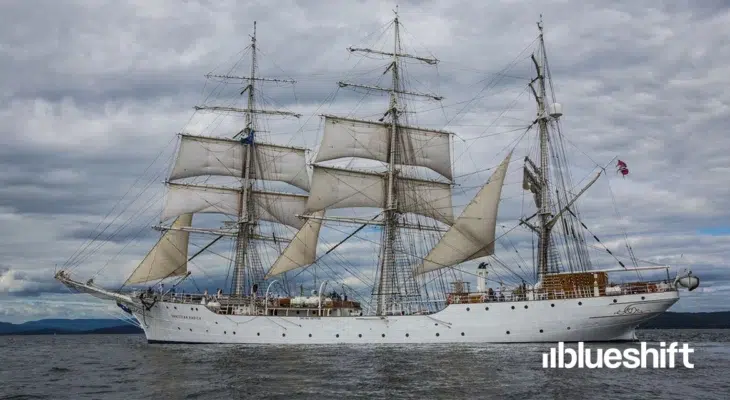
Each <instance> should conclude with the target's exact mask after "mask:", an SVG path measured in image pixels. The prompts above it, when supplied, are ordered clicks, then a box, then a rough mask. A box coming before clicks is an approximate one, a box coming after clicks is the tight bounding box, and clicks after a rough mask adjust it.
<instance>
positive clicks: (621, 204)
mask: <svg viewBox="0 0 730 400" xmlns="http://www.w3.org/2000/svg"><path fill="white" fill-rule="evenodd" d="M90 4H91V3H90V2H88V1H83V0H77V1H74V2H68V3H64V5H63V6H61V5H60V4H59V3H58V2H54V1H37V2H33V4H30V3H28V2H25V3H24V2H16V3H13V4H6V5H3V6H2V13H0V15H2V17H0V20H1V21H2V22H3V23H2V24H0V36H2V37H3V38H4V40H3V44H2V46H0V77H2V78H0V226H2V229H0V254H1V256H0V265H2V268H0V289H1V290H0V294H1V295H0V304H2V307H0V309H2V310H5V311H4V313H5V314H4V316H0V318H6V319H9V318H17V316H18V315H27V318H31V317H33V318H35V317H41V316H44V315H74V312H77V313H87V312H88V313H91V312H94V311H93V310H96V308H94V307H96V306H86V305H84V306H78V304H77V303H75V302H76V301H77V297H62V296H61V295H60V294H59V293H56V292H59V290H61V287H60V286H59V285H58V284H56V283H55V281H53V280H52V276H53V271H54V268H55V266H56V265H57V264H58V265H59V266H60V265H63V264H64V263H66V262H67V260H69V259H71V260H72V262H71V263H70V264H71V265H73V266H74V273H75V274H78V276H81V277H87V276H88V277H90V276H92V275H94V274H96V273H97V272H98V271H101V272H100V273H99V274H98V276H97V278H96V279H97V282H100V283H103V284H108V285H118V284H120V283H121V282H122V281H123V280H124V278H125V277H126V275H128V274H129V272H130V271H131V270H132V269H133V268H134V267H135V265H136V264H137V263H138V262H139V260H141V258H142V257H144V254H145V253H146V252H147V251H148V250H149V248H150V247H151V245H152V243H154V240H155V239H156V237H157V236H156V235H157V234H156V233H155V232H154V231H151V230H148V229H146V228H145V227H146V226H150V225H154V224H156V223H158V222H159V221H157V218H158V217H159V212H160V210H161V207H162V198H163V195H164V190H163V188H162V185H159V183H161V182H162V181H163V180H164V179H165V178H166V174H167V171H168V169H169V166H170V162H171V157H172V156H173V155H174V152H175V146H176V144H175V143H176V142H175V133H179V132H183V131H184V132H191V133H201V134H216V135H232V134H233V133H235V132H237V131H238V130H240V128H241V123H242V121H241V120H240V119H236V118H220V117H219V116H216V115H210V114H201V113H197V114H193V112H192V107H193V106H194V105H196V104H213V103H212V101H213V100H215V101H218V102H222V103H224V104H225V105H230V106H243V105H245V99H243V98H239V97H238V95H237V93H238V92H240V89H241V88H240V87H238V86H228V87H223V86H220V85H219V84H218V83H217V82H215V81H214V80H212V81H206V80H205V79H204V78H203V75H205V74H206V73H216V74H234V75H246V74H248V68H249V64H248V55H247V53H246V52H245V51H244V49H243V48H244V47H245V46H246V45H247V44H248V37H249V36H248V35H249V34H250V33H251V30H252V21H254V20H257V21H258V24H257V31H258V39H259V41H258V45H259V49H260V50H261V57H259V59H258V61H259V65H258V66H259V71H260V74H261V75H262V76H269V77H275V78H282V79H289V78H292V79H295V80H297V83H296V84H295V85H293V86H292V85H267V86H265V88H266V91H265V92H264V93H265V97H264V103H265V106H266V107H271V108H274V107H280V108H284V109H287V110H291V111H296V112H299V113H301V114H303V115H304V116H303V117H302V118H300V119H299V120H289V119H279V118H276V119H273V120H271V121H270V122H268V123H266V124H262V127H261V128H262V131H266V132H265V133H264V132H262V137H266V139H268V140H271V141H273V142H275V143H281V144H287V143H289V144H295V145H301V146H307V147H309V148H315V147H316V145H317V143H318V140H319V139H320V138H321V135H322V124H321V121H320V119H319V118H318V117H316V115H317V114H320V113H333V114H343V115H352V116H361V117H368V118H379V117H380V116H382V115H383V112H384V110H385V108H386V107H387V104H388V99H387V96H372V97H368V96H364V93H362V92H361V91H349V90H346V89H340V88H338V87H337V85H336V82H338V81H340V80H342V81H351V82H357V83H362V84H367V85H385V86H387V85H388V84H389V81H388V79H390V78H389V75H388V74H385V75H383V74H382V71H383V68H384V67H385V66H386V65H387V63H388V60H387V59H383V58H380V57H366V58H358V57H356V56H355V55H352V54H349V53H348V52H347V51H346V48H347V47H348V46H356V47H366V46H371V47H374V48H376V49H381V50H383V51H390V49H392V45H393V44H392V36H391V35H390V33H389V31H388V30H387V28H388V26H387V24H388V22H389V19H390V18H392V11H391V10H392V8H393V4H392V2H386V1H374V0H370V1H360V2H349V3H344V2H317V3H311V2H303V1H295V0H291V1H284V2H279V3H277V5H275V6H274V5H270V4H267V3H265V2H249V3H246V4H243V3H241V2H237V1H233V0H225V1H216V2H210V1H203V0H200V1H194V0H189V1H185V2H182V3H181V2H179V1H173V0H165V1H157V2H141V1H138V2H127V3H124V4H121V3H119V2H110V1H106V2H104V1H95V2H93V6H90ZM540 12H542V13H543V14H544V21H545V27H546V34H545V35H546V40H547V46H548V55H549V58H550V70H551V74H552V78H553V81H554V84H555V92H556V94H557V100H558V101H559V102H561V103H562V104H563V105H564V110H565V115H564V117H563V119H562V123H561V131H562V134H563V135H564V138H565V140H566V143H565V146H566V152H568V153H569V158H570V161H571V166H572V167H573V169H572V173H573V176H572V180H573V185H572V186H574V187H575V188H574V191H577V190H579V188H580V187H581V186H582V185H583V184H584V183H585V182H586V181H587V179H590V176H591V174H592V173H595V171H597V167H596V165H597V164H598V165H601V166H605V165H608V168H607V176H606V177H602V178H601V179H600V180H599V181H598V182H597V183H596V184H595V185H594V187H592V188H591V189H590V190H589V192H588V193H586V194H585V195H584V197H583V198H582V199H581V201H580V202H579V205H580V210H581V216H582V218H583V221H584V222H585V223H586V225H587V226H588V228H589V229H590V231H591V232H592V233H595V234H596V235H597V236H598V237H599V238H600V239H601V241H602V243H603V245H605V246H607V247H608V248H609V249H611V251H612V252H613V253H614V254H616V255H617V256H619V257H624V256H626V255H627V252H628V250H627V249H626V245H625V241H624V240H623V232H624V231H625V232H626V233H627V234H628V236H629V238H630V243H631V246H632V248H633V250H634V251H635V253H636V254H637V256H639V258H640V259H643V260H646V261H653V262H659V263H668V264H671V265H673V266H676V267H685V266H687V267H690V268H691V269H693V270H694V271H695V272H696V273H697V274H698V275H700V277H701V278H702V286H701V289H703V290H699V289H698V290H697V291H695V292H692V293H690V294H687V295H686V296H685V297H686V298H684V299H683V300H682V301H680V302H679V303H678V305H677V306H675V307H676V309H678V310H709V309H722V308H723V304H724V303H723V300H722V296H727V294H728V285H729V284H730V272H728V271H727V268H726V262H725V260H727V259H728V257H730V250H728V249H730V247H729V246H728V236H727V235H707V234H698V232H706V231H708V230H712V229H718V228H717V227H718V226H725V225H727V224H726V223H725V222H726V221H729V220H730V211H728V210H730V187H729V186H728V185H725V184H723V182H724V181H725V180H726V177H727V174H728V172H729V171H730V169H729V168H730V155H728V152H727V151H726V149H727V147H728V145H729V144H730V143H728V140H729V139H728V138H727V135H726V132H725V128H724V127H725V126H727V123H728V121H730V94H728V93H727V91H726V90H725V89H724V88H725V87H726V86H727V76H728V74H727V70H728V67H727V65H728V61H730V48H728V46H725V45H724V43H725V41H726V37H727V36H728V34H730V31H729V28H728V26H730V24H728V22H730V13H728V9H727V6H726V5H725V4H724V2H721V1H705V2H702V3H701V4H687V3H686V2H673V1H672V2H664V3H662V4H660V5H655V6H654V7H651V8H649V7H645V6H643V5H641V4H639V3H635V2H628V1H624V2H613V3H611V4H610V5H609V4H607V3H603V2H596V1H588V2H577V1H558V0H556V1H549V2H540V3H539V4H538V5H536V3H535V2H530V1H510V2H502V3H497V4H491V3H490V4H489V5H487V4H483V5H482V4H479V3H474V2H466V1H445V0H441V1H439V0H434V1H410V2H401V3H400V13H401V22H402V23H403V24H404V29H403V32H402V33H403V38H404V45H405V46H406V49H407V50H408V51H409V52H411V53H414V54H418V55H422V56H427V57H431V56H436V57H438V58H439V59H440V60H441V62H440V63H439V65H438V67H437V68H433V67H424V66H419V65H415V64H412V65H411V64H409V65H408V67H409V68H408V72H407V73H406V74H405V77H406V78H407V80H408V83H409V84H410V86H411V87H410V88H411V89H412V90H417V91H423V92H428V93H439V94H441V95H443V96H444V97H445V100H444V101H443V102H442V103H434V102H430V101H417V100H416V99H412V100H411V101H410V102H409V103H408V108H407V111H418V113H406V114H405V115H406V116H407V119H408V121H409V123H412V124H417V125H422V126H428V127H433V128H444V127H445V128H446V129H449V130H451V131H454V132H456V134H457V136H456V137H455V140H454V144H453V150H452V151H453V155H454V170H455V175H456V176H457V180H456V183H457V186H456V187H455V193H456V198H455V200H454V204H455V207H456V209H455V213H456V214H457V215H458V213H459V212H460V211H461V209H462V208H463V207H464V206H465V205H466V204H467V203H468V201H469V199H470V198H471V196H473V195H474V194H475V193H476V191H477V190H478V188H479V186H480V185H481V184H482V183H483V182H484V181H485V180H486V179H487V178H488V177H489V175H490V174H491V172H492V171H493V167H494V166H496V165H497V164H499V162H500V161H501V160H502V158H503V157H504V156H505V154H506V150H507V148H508V147H509V146H510V144H512V143H514V142H515V141H516V140H517V139H518V138H519V137H520V136H521V135H522V134H523V131H524V128H525V127H526V126H527V125H528V124H529V123H530V122H531V121H532V119H534V115H535V110H534V103H533V101H532V100H531V99H530V93H529V91H528V90H526V85H527V83H528V82H529V79H530V78H531V77H532V75H533V72H532V65H531V62H530V60H529V53H530V51H532V50H533V49H534V48H535V42H534V40H535V38H536V34H537V32H536V29H535V25H534V24H535V21H536V19H537V18H538V17H539V13H540ZM170 15H175V18H174V19H171V18H169V16H170ZM242 18H243V19H242ZM242 21H245V22H242ZM262 88H263V87H262ZM211 93H213V94H215V96H211V97H210V98H208V96H209V95H210V94H211ZM530 135H532V133H529V134H528V136H525V139H523V140H522V141H521V142H520V146H519V147H518V148H517V150H516V152H515V156H513V161H512V163H511V165H510V169H509V172H508V175H507V179H506V185H505V189H504V192H503V201H502V204H501V209H500V212H501V214H500V223H502V224H504V225H505V227H506V228H505V229H504V230H503V229H502V228H498V232H500V231H502V233H503V232H504V231H506V230H509V229H511V228H512V227H513V226H514V225H515V221H516V219H517V218H518V217H519V216H523V215H530V214H531V211H530V210H531V208H530V207H531V204H532V203H531V201H532V200H531V198H529V197H526V196H525V194H524V192H523V191H522V189H521V185H520V183H521V158H522V156H523V155H524V154H525V152H526V150H528V149H529V148H532V150H533V152H534V145H535V143H536V142H535V140H536V138H535V137H534V135H533V136H530ZM518 153H519V154H518ZM616 156H617V157H618V158H620V159H622V160H624V161H626V162H627V163H628V165H629V169H630V170H631V173H630V175H629V176H628V177H626V178H625V179H624V178H620V177H618V176H617V175H615V174H614V173H613V163H615V161H612V159H613V158H614V157H616ZM489 168H492V169H489ZM130 188H131V189H130ZM120 199H121V200H120ZM122 210H125V211H124V212H122ZM371 211H372V210H366V211H363V213H364V214H363V215H369V216H372V215H374V214H372V212H371ZM196 218H197V217H196ZM226 219H227V218H224V217H220V218H219V217H204V218H203V219H199V220H198V221H199V222H200V223H208V224H215V223H219V222H220V221H224V220H226ZM100 221H101V222H100ZM107 225H109V227H108V228H107V229H106V230H104V231H103V232H102V233H100V234H99V232H100V230H101V229H102V228H103V227H105V226H107ZM335 228H337V229H339V231H338V230H335V229H329V230H328V231H327V233H326V237H325V240H324V242H326V243H323V244H322V250H326V249H328V248H329V247H330V246H332V245H334V244H336V243H337V242H339V241H340V240H341V239H343V238H344V237H346V236H347V234H349V233H350V232H352V230H354V227H350V226H335ZM97 234H99V236H98V238H99V239H101V240H103V241H95V242H93V243H91V244H90V245H88V244H89V241H88V239H89V238H90V237H94V236H96V235H97ZM378 235H379V233H378V232H377V231H372V232H367V233H363V232H361V233H360V234H359V235H358V236H363V237H365V238H366V239H367V240H361V241H358V242H355V241H348V242H346V243H345V244H343V245H342V246H341V247H340V248H339V249H338V250H337V251H336V252H335V253H336V255H329V256H328V258H326V259H323V260H322V261H323V264H322V266H321V268H320V269H319V270H318V271H319V272H320V273H330V272H328V271H329V269H330V268H331V269H335V268H336V267H337V266H338V265H339V264H340V263H341V261H342V259H341V258H339V257H347V258H348V259H350V261H351V262H350V264H352V266H351V268H348V270H347V271H342V270H340V273H341V274H342V275H341V277H342V278H343V279H345V280H346V283H347V284H348V285H352V286H357V284H358V282H359V283H362V281H367V280H369V281H370V282H371V281H372V280H373V278H374V266H375V265H376V263H377V247H376V246H375V244H374V243H372V242H377V240H378ZM508 237H509V240H508V239H506V238H503V239H500V240H499V241H498V244H497V251H498V256H499V257H500V259H502V260H503V261H504V262H505V263H507V264H511V265H515V264H520V266H521V267H522V269H524V270H525V271H526V272H524V273H523V275H529V274H530V273H531V269H532V253H531V250H530V249H531V246H532V237H531V235H530V233H529V232H528V231H526V230H525V229H523V228H517V229H515V230H513V231H511V232H510V234H509V236H508ZM369 240H372V242H371V241H369ZM194 241H195V243H196V245H194V246H192V247H191V249H192V248H195V249H199V248H200V246H204V245H205V241H204V240H203V239H202V238H198V237H196V238H195V240H194ZM224 242H225V243H224ZM588 242H589V244H591V245H592V246H596V247H597V249H594V248H591V250H590V253H591V256H592V260H593V266H615V265H617V260H616V259H615V258H614V257H612V256H611V255H609V254H608V253H607V252H606V251H605V250H604V248H603V247H602V244H601V243H596V242H595V241H594V240H593V239H592V237H591V236H590V235H589V236H588ZM87 245H88V246H87ZM267 246H268V245H267ZM82 248H83V249H85V250H84V251H83V252H82V254H81V256H80V257H79V256H78V255H75V254H76V253H75V252H77V250H79V249H82ZM267 248H268V247H267ZM229 250H230V242H226V241H222V242H221V244H218V245H216V247H215V250H214V251H216V252H217V253H219V254H224V255H227V254H228V253H227V251H229ZM515 250H517V252H515ZM191 251H192V250H191ZM418 251H423V249H419V250H418ZM264 253H265V254H264V256H262V257H264V258H265V260H262V263H263V264H265V265H268V264H267V263H270V262H271V261H272V258H273V257H274V252H273V248H270V250H267V251H265V252H264ZM620 259H621V260H622V261H624V262H625V263H629V261H628V260H627V259H626V258H620ZM77 264H78V265H77ZM325 264H326V265H325ZM472 264H473V263H468V264H466V265H465V266H463V268H464V269H470V268H473V265H472ZM228 265H229V261H227V260H225V259H224V258H221V257H218V256H215V255H205V256H201V257H200V258H199V259H197V260H196V261H195V263H194V265H193V266H191V269H192V270H194V272H195V275H194V276H195V279H196V282H195V284H198V285H199V286H202V285H209V286H210V287H213V286H215V287H218V286H219V285H220V286H224V285H225V282H226V279H227V278H226V275H227V271H228ZM328 266H329V267H328ZM332 273H333V274H334V272H332ZM466 276H467V277H469V275H466ZM300 278H301V279H311V274H310V273H309V272H305V273H302V274H301V275H300ZM190 284H191V286H190V288H191V290H192V289H193V287H194V285H193V283H192V282H191V283H190ZM333 285H334V284H333ZM705 289H706V290H705ZM364 293H366V292H364ZM366 294H367V293H366ZM49 296H51V297H52V299H51V297H49ZM64 296H72V295H64ZM366 297H367V296H366ZM49 299H51V300H49ZM69 299H73V300H71V301H72V302H71V303H64V302H63V301H66V300H69ZM39 301H51V302H52V304H51V305H50V306H48V307H40V308H35V309H33V308H32V307H37V306H38V304H40V303H38V302H39ZM64 304H65V305H64ZM31 306H32V307H31ZM76 307H78V308H76ZM89 307H90V308H89ZM38 310H40V311H38ZM13 313H15V314H13ZM43 313H46V314H43ZM13 315H14V316H13Z"/></svg>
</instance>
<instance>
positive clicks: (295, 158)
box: [161, 22, 309, 297]
mask: <svg viewBox="0 0 730 400" xmlns="http://www.w3.org/2000/svg"><path fill="white" fill-rule="evenodd" d="M250 48H251V69H250V74H249V76H235V75H215V74H208V75H206V77H207V78H209V79H210V78H217V79H221V80H222V81H224V82H231V83H236V84H239V83H245V84H246V85H245V87H244V88H243V90H242V91H241V95H243V94H245V93H246V92H248V93H247V97H248V98H247V102H246V108H237V107H230V106H212V105H211V106H208V105H201V106H196V107H195V109H196V110H198V111H207V112H213V113H219V114H228V115H230V114H238V115H241V114H243V116H244V117H245V122H244V123H245V126H244V127H243V129H241V130H240V131H239V132H238V133H236V134H235V135H234V136H233V138H231V139H223V138H213V137H205V136H196V135H188V134H183V135H182V142H181V150H180V151H179V153H178V156H177V160H176V163H175V167H174V168H173V171H172V173H171V175H170V177H169V181H172V180H177V179H184V178H189V177H197V176H211V175H222V176H232V177H235V178H237V179H239V180H240V186H238V187H234V188H228V187H222V186H215V185H208V186H201V185H190V184H179V183H173V182H168V187H170V188H171V189H174V190H175V192H174V193H168V199H167V204H166V208H165V211H164V212H163V217H165V218H168V217H170V216H176V215H178V213H179V212H180V211H187V212H192V213H201V212H203V213H222V214H227V215H231V216H232V217H235V223H234V224H232V225H233V226H234V229H230V228H229V229H203V228H192V227H179V228H178V229H179V230H185V231H188V232H196V233H211V234H216V235H219V236H220V235H223V236H235V249H234V253H235V255H234V263H233V275H232V281H231V294H232V295H233V296H238V297H240V296H247V295H250V294H252V292H253V291H254V290H253V288H254V287H256V286H257V287H258V288H257V290H256V291H261V290H263V289H262V288H261V286H262V285H261V283H262V282H263V280H264V268H263V266H262V265H261V260H260V259H259V258H258V255H257V253H256V246H255V245H253V243H251V242H252V241H258V240H271V239H274V240H276V239H275V238H267V237H263V236H262V235H259V234H257V233H256V231H255V229H256V228H257V225H258V221H259V220H267V221H270V222H275V223H279V224H284V225H288V226H291V227H294V228H297V229H298V228H301V225H302V224H303V222H301V221H300V220H299V219H298V218H296V217H294V216H293V214H296V213H299V212H302V211H303V210H304V204H305V202H306V195H297V194H291V193H280V192H271V191H266V190H262V189H260V188H257V189H254V183H255V182H256V181H257V180H262V181H280V182H286V183H289V184H290V185H293V186H296V187H298V188H300V189H303V190H305V191H308V190H309V178H308V176H307V174H306V170H305V166H306V162H305V156H304V153H305V151H306V149H303V148H297V147H293V146H279V145H274V144H270V143H262V142H258V141H256V140H255V136H256V130H257V124H256V118H257V116H258V115H260V114H264V115H276V116H293V117H297V118H298V117H300V116H301V115H300V114H297V113H293V112H289V111H284V110H269V109H264V108H257V106H256V89H255V84H256V83H258V82H276V83H295V82H294V81H293V80H287V79H273V78H261V77H258V76H256V72H257V47H256V22H254V28H253V34H252V35H251V45H250ZM165 218H163V220H164V219H165ZM161 228H162V229H172V227H169V228H168V227H161Z"/></svg>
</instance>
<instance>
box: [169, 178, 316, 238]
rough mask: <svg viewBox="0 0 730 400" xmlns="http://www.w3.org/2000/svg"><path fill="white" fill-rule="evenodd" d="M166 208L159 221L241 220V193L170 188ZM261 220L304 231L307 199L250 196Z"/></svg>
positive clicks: (198, 187)
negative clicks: (204, 216) (187, 217)
mask: <svg viewBox="0 0 730 400" xmlns="http://www.w3.org/2000/svg"><path fill="white" fill-rule="evenodd" d="M168 189H169V190H168V192H167V198H166V201H165V207H164V209H163V211H162V216H161V218H160V220H162V221H166V220H168V219H170V218H173V217H177V216H180V215H182V214H188V213H218V214H226V215H232V216H238V212H239V207H240V196H241V192H240V190H236V189H229V188H223V187H210V186H201V185H186V184H178V183H170V184H168ZM251 195H252V197H253V202H254V204H255V207H256V210H255V211H254V212H255V213H256V215H257V217H258V218H259V219H262V220H264V221H270V222H277V223H280V224H284V225H288V226H292V227H294V228H301V227H302V226H303V225H304V221H302V220H301V219H300V218H298V217H297V216H296V214H304V209H305V206H306V202H307V196H305V195H299V194H289V193H278V192H266V191H256V190H255V191H253V193H252V194H251Z"/></svg>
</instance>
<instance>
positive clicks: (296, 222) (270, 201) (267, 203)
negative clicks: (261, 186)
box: [252, 191, 307, 229]
mask: <svg viewBox="0 0 730 400" xmlns="http://www.w3.org/2000/svg"><path fill="white" fill-rule="evenodd" d="M252 197H253V201H254V204H255V205H256V211H255V212H256V217H257V218H258V219H260V220H264V221H269V222H277V223H280V224H283V225H287V226H291V227H294V228H297V229H300V228H301V227H302V226H304V223H305V221H304V220H303V219H301V218H299V217H297V215H301V214H304V212H305V209H306V205H307V196H304V195H300V194H290V193H277V192H264V191H254V192H253V193H252Z"/></svg>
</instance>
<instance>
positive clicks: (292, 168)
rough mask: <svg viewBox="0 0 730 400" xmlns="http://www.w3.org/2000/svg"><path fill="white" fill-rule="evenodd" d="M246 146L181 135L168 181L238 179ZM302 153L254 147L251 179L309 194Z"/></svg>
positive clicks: (273, 147) (294, 150)
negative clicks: (200, 177)
mask: <svg viewBox="0 0 730 400" xmlns="http://www.w3.org/2000/svg"><path fill="white" fill-rule="evenodd" d="M247 146H248V145H247V144H244V143H242V142H241V141H239V140H233V139H222V138H210V137H204V136H192V135H182V138H181V141H180V151H178V154H177V159H176V160H175V166H174V167H173V169H172V172H171V173H170V178H169V179H170V180H176V179H183V178H190V177H197V176H206V175H222V176H233V177H238V178H240V177H241V176H242V175H243V168H244V165H245V161H246V160H245V159H246V156H245V154H246V151H245V150H246V147H247ZM304 152H305V150H304V149H300V148H296V147H287V146H275V145H271V144H263V143H261V144H259V143H257V144H255V145H254V147H253V154H254V157H253V160H252V161H253V162H252V163H251V166H252V169H251V175H250V176H251V178H253V179H262V180H270V181H281V182H286V183H289V184H291V185H294V186H296V187H298V188H301V189H304V190H309V177H308V176H307V170H306V160H305V157H304Z"/></svg>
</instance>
